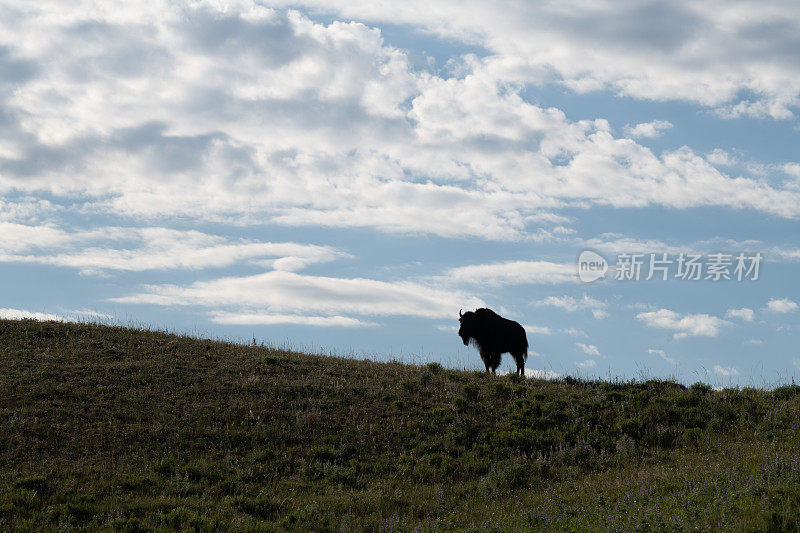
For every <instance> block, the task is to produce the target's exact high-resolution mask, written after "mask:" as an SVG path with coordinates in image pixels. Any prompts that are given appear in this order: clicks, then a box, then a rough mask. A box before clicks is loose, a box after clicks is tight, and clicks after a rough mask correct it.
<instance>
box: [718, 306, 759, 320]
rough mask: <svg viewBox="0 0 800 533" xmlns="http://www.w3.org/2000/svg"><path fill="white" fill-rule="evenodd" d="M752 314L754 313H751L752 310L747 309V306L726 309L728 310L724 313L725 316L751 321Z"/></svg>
mask: <svg viewBox="0 0 800 533" xmlns="http://www.w3.org/2000/svg"><path fill="white" fill-rule="evenodd" d="M754 316H755V314H754V313H753V310H752V309H748V308H747V307H742V308H741V309H728V312H727V313H725V318H739V319H741V320H744V321H745V322H752V321H753V317H754Z"/></svg>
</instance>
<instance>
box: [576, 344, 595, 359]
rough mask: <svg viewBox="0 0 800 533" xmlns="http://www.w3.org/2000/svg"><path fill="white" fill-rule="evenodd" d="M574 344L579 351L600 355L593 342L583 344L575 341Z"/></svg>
mask: <svg viewBox="0 0 800 533" xmlns="http://www.w3.org/2000/svg"><path fill="white" fill-rule="evenodd" d="M575 346H577V347H578V348H580V349H581V351H582V352H583V353H585V354H587V355H596V356H600V350H599V349H598V348H597V346H595V345H594V344H584V343H582V342H576V343H575Z"/></svg>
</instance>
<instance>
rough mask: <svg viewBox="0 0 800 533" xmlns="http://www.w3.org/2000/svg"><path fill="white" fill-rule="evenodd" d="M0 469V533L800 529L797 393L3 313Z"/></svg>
mask: <svg viewBox="0 0 800 533" xmlns="http://www.w3.org/2000/svg"><path fill="white" fill-rule="evenodd" d="M476 357H477V356H476ZM0 468H2V470H3V471H2V473H1V474H2V475H0V530H7V529H18V530H23V529H33V530H42V529H59V530H69V529H73V528H74V529H81V528H88V529H92V530H95V529H118V530H128V531H137V530H149V529H176V528H180V529H193V530H219V529H223V530H224V529H234V530H256V531H258V530H265V531H272V530H276V529H278V530H303V531H307V530H316V531H329V530H330V531H334V530H335V531H351V530H353V531H360V530H371V531H380V530H383V531H408V530H419V531H440V530H454V529H455V530H468V531H526V530H530V529H538V530H554V531H562V530H565V529H566V530H574V531H596V530H601V531H606V530H612V531H635V530H653V529H657V530H670V531H672V530H674V531H683V530H690V529H692V530H694V529H696V528H699V529H701V530H717V529H721V530H735V531H739V530H748V531H752V530H762V531H768V530H798V528H799V527H800V526H799V525H798V524H800V387H797V386H787V387H782V388H779V389H776V390H773V391H764V390H757V389H741V390H739V389H726V390H723V391H714V390H711V388H710V387H708V386H705V385H702V384H696V385H694V386H692V387H690V388H686V387H684V386H682V385H680V384H677V383H674V382H669V381H647V382H604V381H583V380H576V379H572V378H566V379H564V380H560V381H553V382H549V381H539V380H532V379H529V380H524V379H520V378H516V377H513V376H503V377H495V376H488V375H485V374H483V373H473V372H463V371H455V370H448V369H444V368H442V367H441V366H439V365H437V364H431V365H427V366H412V365H404V364H400V363H376V362H370V361H356V360H351V359H340V358H334V357H322V356H313V355H305V354H300V353H293V352H288V351H281V350H274V349H270V348H263V347H255V346H242V345H237V344H232V343H224V342H215V341H209V340H202V339H195V338H189V337H181V336H175V335H169V334H165V333H160V332H152V331H143V330H133V329H125V328H120V327H108V326H101V325H95V324H62V323H52V322H50V323H48V322H34V321H0Z"/></svg>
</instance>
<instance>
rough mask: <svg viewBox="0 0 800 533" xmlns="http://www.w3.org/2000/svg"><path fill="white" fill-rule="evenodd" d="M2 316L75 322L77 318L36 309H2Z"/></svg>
mask: <svg viewBox="0 0 800 533" xmlns="http://www.w3.org/2000/svg"><path fill="white" fill-rule="evenodd" d="M0 318H5V319H9V320H22V319H24V318H29V319H32V320H42V321H47V320H55V321H58V322H75V319H74V318H72V317H69V316H61V315H54V314H51V313H39V312H36V311H25V310H24V309H9V308H3V309H0Z"/></svg>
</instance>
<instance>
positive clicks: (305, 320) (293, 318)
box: [211, 312, 378, 328]
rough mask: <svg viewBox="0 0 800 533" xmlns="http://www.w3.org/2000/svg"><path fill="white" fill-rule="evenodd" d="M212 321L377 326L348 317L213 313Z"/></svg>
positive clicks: (324, 325) (251, 323)
mask: <svg viewBox="0 0 800 533" xmlns="http://www.w3.org/2000/svg"><path fill="white" fill-rule="evenodd" d="M211 321H212V322H216V323H218V324H235V325H254V324H263V325H274V324H292V325H303V326H323V327H345V328H354V327H368V326H377V325H378V324H377V323H375V322H369V321H363V320H359V319H357V318H352V317H347V316H340V315H335V316H304V315H280V314H268V313H224V312H221V313H212V315H211Z"/></svg>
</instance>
